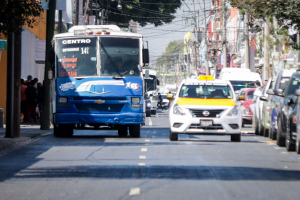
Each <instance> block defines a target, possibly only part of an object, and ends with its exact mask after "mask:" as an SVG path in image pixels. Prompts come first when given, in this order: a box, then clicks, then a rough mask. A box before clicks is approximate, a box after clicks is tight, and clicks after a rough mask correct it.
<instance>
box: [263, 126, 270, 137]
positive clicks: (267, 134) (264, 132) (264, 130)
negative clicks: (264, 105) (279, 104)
mask: <svg viewBox="0 0 300 200" xmlns="http://www.w3.org/2000/svg"><path fill="white" fill-rule="evenodd" d="M269 132H270V129H266V128H264V127H263V136H264V137H269Z"/></svg>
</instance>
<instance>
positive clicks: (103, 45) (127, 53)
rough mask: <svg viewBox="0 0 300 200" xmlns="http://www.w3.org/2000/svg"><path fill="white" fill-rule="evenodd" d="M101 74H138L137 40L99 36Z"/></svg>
mask: <svg viewBox="0 0 300 200" xmlns="http://www.w3.org/2000/svg"><path fill="white" fill-rule="evenodd" d="M100 49H101V53H100V55H101V75H102V76H118V75H119V76H140V71H139V69H138V64H139V58H140V55H139V40H138V39H132V38H100Z"/></svg>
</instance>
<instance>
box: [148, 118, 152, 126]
mask: <svg viewBox="0 0 300 200" xmlns="http://www.w3.org/2000/svg"><path fill="white" fill-rule="evenodd" d="M148 118H149V126H152V125H153V124H152V119H151V117H148Z"/></svg>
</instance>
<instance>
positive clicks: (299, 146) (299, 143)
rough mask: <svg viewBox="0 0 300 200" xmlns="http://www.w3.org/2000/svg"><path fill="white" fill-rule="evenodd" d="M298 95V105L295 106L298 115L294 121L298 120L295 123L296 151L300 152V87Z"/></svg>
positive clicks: (297, 91)
mask: <svg viewBox="0 0 300 200" xmlns="http://www.w3.org/2000/svg"><path fill="white" fill-rule="evenodd" d="M296 95H297V97H298V98H297V100H296V106H295V110H296V116H295V118H293V119H292V120H293V123H294V121H295V122H296V124H295V129H296V139H295V140H296V141H295V143H296V152H297V153H298V154H300V106H299V104H300V97H299V96H300V89H298V90H296Z"/></svg>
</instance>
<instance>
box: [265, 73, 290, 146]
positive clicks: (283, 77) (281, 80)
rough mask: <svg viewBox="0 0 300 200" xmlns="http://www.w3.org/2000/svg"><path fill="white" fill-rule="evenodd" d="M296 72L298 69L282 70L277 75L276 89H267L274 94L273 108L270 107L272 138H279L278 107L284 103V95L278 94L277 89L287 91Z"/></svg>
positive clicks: (268, 92)
mask: <svg viewBox="0 0 300 200" xmlns="http://www.w3.org/2000/svg"><path fill="white" fill-rule="evenodd" d="M294 72H296V69H292V70H281V71H280V72H279V73H278V75H277V77H276V81H275V86H274V89H271V90H270V89H269V90H268V91H267V94H268V95H272V96H271V108H270V112H269V119H270V138H271V139H272V140H276V139H277V137H276V136H277V128H278V124H277V122H278V120H277V117H278V109H279V108H280V107H281V105H282V104H283V97H281V96H278V95H276V93H275V91H277V90H278V89H281V90H282V93H283V92H284V91H285V88H286V86H287V85H288V82H289V80H290V77H291V76H292V74H293V73H294ZM274 94H275V95H274Z"/></svg>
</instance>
